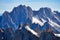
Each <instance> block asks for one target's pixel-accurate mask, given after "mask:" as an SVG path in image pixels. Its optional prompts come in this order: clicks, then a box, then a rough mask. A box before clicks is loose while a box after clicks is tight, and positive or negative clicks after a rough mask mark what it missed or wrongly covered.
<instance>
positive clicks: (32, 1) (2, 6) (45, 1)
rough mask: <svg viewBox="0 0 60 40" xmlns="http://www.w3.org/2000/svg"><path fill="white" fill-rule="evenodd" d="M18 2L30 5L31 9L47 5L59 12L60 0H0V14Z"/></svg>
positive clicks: (9, 9)
mask: <svg viewBox="0 0 60 40" xmlns="http://www.w3.org/2000/svg"><path fill="white" fill-rule="evenodd" d="M20 4H22V5H26V6H30V7H31V8H32V9H33V10H39V8H41V7H49V8H51V9H52V10H56V11H59V12H60V0H0V15H1V14H2V13H3V12H4V11H9V12H10V11H12V9H13V8H14V7H17V6H18V5H20Z"/></svg>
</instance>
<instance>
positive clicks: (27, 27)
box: [25, 26, 39, 37]
mask: <svg viewBox="0 0 60 40" xmlns="http://www.w3.org/2000/svg"><path fill="white" fill-rule="evenodd" d="M25 29H27V30H28V31H30V32H31V33H32V34H34V35H35V36H37V37H39V35H38V33H37V32H35V31H34V30H32V29H30V27H29V26H26V27H25Z"/></svg>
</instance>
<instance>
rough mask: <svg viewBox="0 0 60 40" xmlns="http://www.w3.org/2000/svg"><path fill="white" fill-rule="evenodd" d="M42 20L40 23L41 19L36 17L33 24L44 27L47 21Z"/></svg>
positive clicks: (33, 18)
mask: <svg viewBox="0 0 60 40" xmlns="http://www.w3.org/2000/svg"><path fill="white" fill-rule="evenodd" d="M41 20H42V21H43V22H42V21H40V20H39V19H37V18H36V17H32V23H35V24H39V25H40V26H43V25H44V23H45V22H46V21H45V20H44V19H43V18H42V19H41Z"/></svg>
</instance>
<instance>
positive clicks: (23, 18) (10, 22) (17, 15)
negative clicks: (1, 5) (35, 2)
mask: <svg viewBox="0 0 60 40" xmlns="http://www.w3.org/2000/svg"><path fill="white" fill-rule="evenodd" d="M34 19H36V20H34ZM25 23H28V24H29V26H30V28H31V29H33V30H35V31H40V32H42V31H43V30H48V29H50V30H52V31H53V32H55V33H60V12H58V11H52V10H51V9H50V8H48V7H44V8H40V9H39V10H37V11H35V10H32V9H31V7H29V6H28V7H26V6H25V5H19V6H17V7H14V8H13V10H12V11H11V12H7V11H5V12H4V13H3V15H2V16H0V28H4V29H5V28H9V27H11V28H13V29H14V30H16V29H17V28H18V25H20V24H21V25H22V26H23V25H24V24H25Z"/></svg>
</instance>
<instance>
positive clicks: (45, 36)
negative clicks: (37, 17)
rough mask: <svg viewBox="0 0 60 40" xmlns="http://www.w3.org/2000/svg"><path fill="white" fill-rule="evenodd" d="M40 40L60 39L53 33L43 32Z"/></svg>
mask: <svg viewBox="0 0 60 40" xmlns="http://www.w3.org/2000/svg"><path fill="white" fill-rule="evenodd" d="M39 40H60V38H59V37H56V36H55V35H54V34H53V33H52V32H42V33H41V35H40V38H39Z"/></svg>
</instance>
